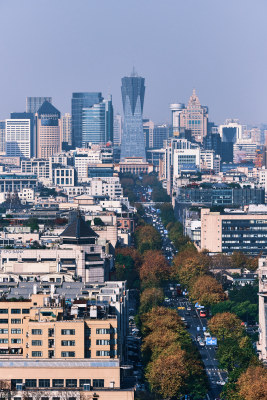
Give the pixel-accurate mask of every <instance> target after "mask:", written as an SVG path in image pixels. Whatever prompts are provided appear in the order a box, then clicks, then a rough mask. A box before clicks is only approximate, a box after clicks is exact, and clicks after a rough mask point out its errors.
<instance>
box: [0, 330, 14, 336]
mask: <svg viewBox="0 0 267 400" xmlns="http://www.w3.org/2000/svg"><path fill="white" fill-rule="evenodd" d="M7 333H8V329H0V334H1V335H6V334H7ZM11 333H12V329H11Z"/></svg>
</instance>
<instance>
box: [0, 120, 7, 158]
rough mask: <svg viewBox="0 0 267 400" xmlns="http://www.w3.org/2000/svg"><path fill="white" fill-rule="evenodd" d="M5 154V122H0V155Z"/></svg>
mask: <svg viewBox="0 0 267 400" xmlns="http://www.w3.org/2000/svg"><path fill="white" fill-rule="evenodd" d="M5 152H6V121H0V153H1V154H3V153H5Z"/></svg>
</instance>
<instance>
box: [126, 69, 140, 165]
mask: <svg viewBox="0 0 267 400" xmlns="http://www.w3.org/2000/svg"><path fill="white" fill-rule="evenodd" d="M121 81H122V86H121V94H122V103H123V112H124V128H123V135H122V142H121V161H124V160H125V158H128V157H141V158H142V159H143V160H145V159H146V152H145V139H144V132H143V106H144V97H145V79H144V78H141V77H140V76H137V75H136V73H133V74H132V76H130V77H124V78H122V80H121Z"/></svg>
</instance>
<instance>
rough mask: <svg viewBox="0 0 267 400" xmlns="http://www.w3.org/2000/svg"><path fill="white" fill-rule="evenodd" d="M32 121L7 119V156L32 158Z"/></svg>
mask: <svg viewBox="0 0 267 400" xmlns="http://www.w3.org/2000/svg"><path fill="white" fill-rule="evenodd" d="M31 123H32V121H31V120H30V119H6V140H5V142H6V155H7V156H8V157H10V156H12V157H14V156H15V157H22V158H30V157H31V147H32V140H33V138H32V126H31Z"/></svg>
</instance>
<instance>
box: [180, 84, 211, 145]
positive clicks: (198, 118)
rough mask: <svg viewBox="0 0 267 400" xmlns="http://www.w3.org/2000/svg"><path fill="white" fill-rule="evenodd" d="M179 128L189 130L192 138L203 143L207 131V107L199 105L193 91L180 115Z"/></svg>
mask: <svg viewBox="0 0 267 400" xmlns="http://www.w3.org/2000/svg"><path fill="white" fill-rule="evenodd" d="M180 124H181V125H180V126H181V127H184V128H185V129H190V131H191V135H192V138H194V139H195V141H196V142H200V143H203V138H204V137H205V136H206V135H207V131H208V107H206V106H202V105H201V104H200V101H199V98H198V96H197V95H196V91H195V89H194V90H193V94H192V96H191V97H190V99H189V102H188V104H187V106H186V108H185V109H184V110H183V111H182V113H181V118H180Z"/></svg>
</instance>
